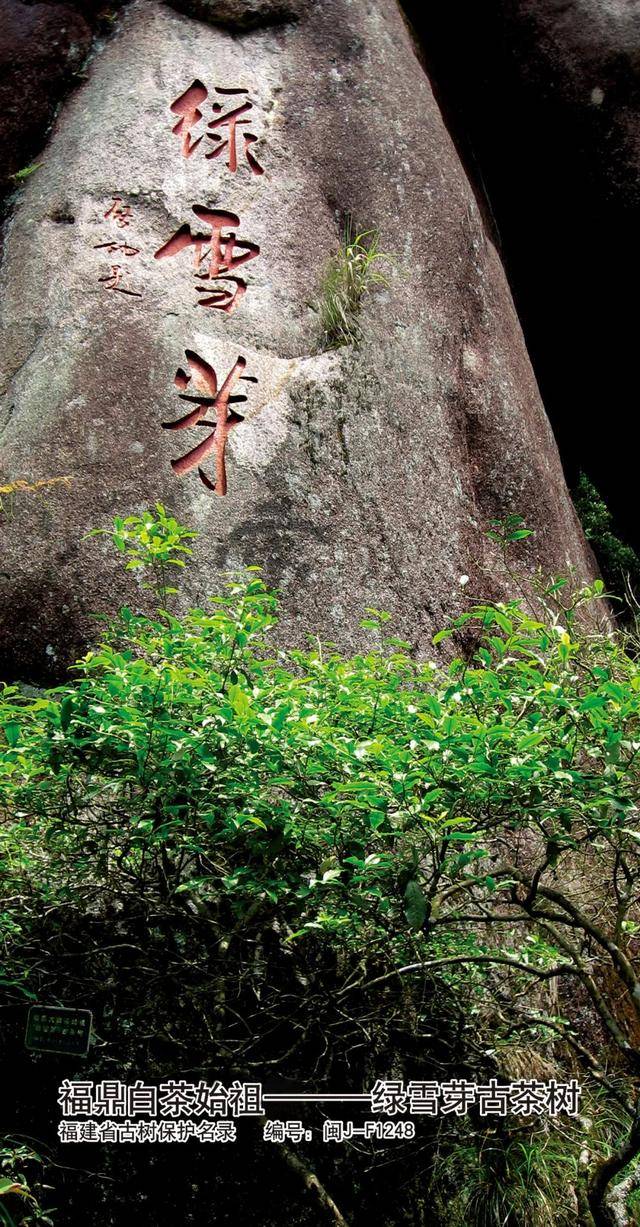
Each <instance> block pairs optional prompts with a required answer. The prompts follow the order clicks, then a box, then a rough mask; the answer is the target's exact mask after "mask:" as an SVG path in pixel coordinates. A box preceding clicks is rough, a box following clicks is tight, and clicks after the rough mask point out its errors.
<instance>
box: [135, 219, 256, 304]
mask: <svg viewBox="0 0 640 1227" xmlns="http://www.w3.org/2000/svg"><path fill="white" fill-rule="evenodd" d="M193 212H194V213H195V215H196V217H198V218H200V220H201V221H202V222H203V223H204V225H205V226H207V227H208V229H209V233H208V234H200V233H195V234H194V233H193V231H192V230H191V227H190V226H189V225H187V224H185V225H184V226H181V227H180V229H179V230H176V232H175V234H174V235H172V237H171V238H170V239H169V240H168V241H167V242H166V243H165V244H164V245H163V246H162V247H160V248H159V249H158V251H156V252H155V259H156V260H162V259H164V258H165V257H166V256H176V255H178V253H179V252H181V251H184V249H185V248H186V247H193V248H194V249H195V254H194V267H195V270H196V271H195V276H196V279H197V280H198V281H204V282H208V283H211V282H212V281H224V282H231V283H232V284H233V287H234V288H233V290H231V289H228V288H215V287H213V286H211V285H210V284H206V285H199V286H198V287H197V290H198V293H199V294H200V295H201V296H202V297H201V298H200V299H199V303H200V306H203V307H213V308H216V309H217V310H219V311H226V312H227V314H231V312H232V311H234V310H235V308H236V307H237V306H238V303H239V302H240V300H241V298H242V297H243V295H244V293H245V291H246V288H247V285H246V282H245V281H243V280H242V278H241V277H232V276H230V275H229V274H230V273H231V272H232V271H233V269H236V268H239V266H240V265H241V264H246V262H247V260H254V259H255V258H256V256H259V255H260V248H259V247H258V245H257V243H249V242H247V241H246V240H244V239H238V238H237V237H236V231H235V229H230V227H235V226H239V225H240V218H239V217H236V214H235V213H226V212H223V211H222V210H220V209H207V208H205V206H204V205H194V206H193Z"/></svg>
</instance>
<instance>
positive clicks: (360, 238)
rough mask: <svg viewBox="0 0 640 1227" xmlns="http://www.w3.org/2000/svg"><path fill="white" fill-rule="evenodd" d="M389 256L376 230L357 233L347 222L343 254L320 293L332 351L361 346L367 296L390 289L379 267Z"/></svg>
mask: <svg viewBox="0 0 640 1227" xmlns="http://www.w3.org/2000/svg"><path fill="white" fill-rule="evenodd" d="M390 258H391V257H390V256H389V255H388V254H387V253H385V252H383V251H381V250H380V237H379V234H378V231H377V230H374V229H372V230H358V229H357V228H354V227H353V226H352V224H351V222H350V221H349V222H347V224H346V226H345V230H344V233H343V235H342V240H341V244H340V250H339V251H338V253H337V254H336V255H335V256H334V257H333V259H332V260H331V262H330V264H329V266H328V268H327V271H326V273H325V276H324V280H323V283H322V287H321V292H320V300H319V303H318V309H319V312H320V321H321V324H322V332H323V336H324V340H325V344H326V345H327V347H328V348H330V349H337V348H339V347H340V346H342V345H358V343H359V341H360V338H361V330H360V326H359V323H358V314H359V311H360V308H361V305H362V300H363V298H364V296H365V294H366V293H367V292H368V291H369V290H371V288H372V287H373V286H375V285H388V281H387V279H386V277H385V276H384V274H383V273H382V272H381V271H380V264H381V263H382V262H384V261H389V260H390Z"/></svg>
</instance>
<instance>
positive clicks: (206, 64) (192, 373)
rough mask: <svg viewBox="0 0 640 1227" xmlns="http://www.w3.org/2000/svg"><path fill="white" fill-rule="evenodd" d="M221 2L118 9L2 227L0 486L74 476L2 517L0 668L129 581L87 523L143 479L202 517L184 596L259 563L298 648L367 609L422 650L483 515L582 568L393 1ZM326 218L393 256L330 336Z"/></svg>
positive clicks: (49, 647)
mask: <svg viewBox="0 0 640 1227" xmlns="http://www.w3.org/2000/svg"><path fill="white" fill-rule="evenodd" d="M181 7H184V6H181ZM211 7H213V8H214V9H215V5H212V6H211ZM222 7H223V8H224V9H225V10H227V14H226V17H225V19H224V23H223V25H217V24H215V14H214V17H213V22H214V23H213V24H212V23H211V22H208V21H203V20H201V18H194V17H191V16H188V15H186V14H185V13H183V12H177V11H175V9H173V8H169V7H166V6H164V5H162V4H159V3H155V2H154V0H135V2H134V3H133V4H132V5H131V6H130V7H129V8H128V9H127V10H126V12H125V14H124V16H123V18H122V20H121V23H120V25H119V27H118V29H117V31H116V33H115V34H114V36H113V37H112V38H111V39H110V40H109V41H108V42H107V43H106V45H105V46H104V48H103V49H102V50H101V51H100V52H99V53H98V54H96V56H95V57H94V59H93V61H92V63H91V65H90V68H89V70H88V79H87V81H86V83H85V84H84V85H83V86H81V88H80V89H78V90H77V91H76V92H75V93H74V95H73V96H72V97H71V98H70V100H69V101H68V102H67V103H66V105H65V106H64V108H63V110H62V111H61V114H60V115H59V117H58V120H57V123H56V127H55V130H54V132H53V135H52V137H51V139H50V142H49V144H48V146H47V148H46V150H45V152H44V154H43V156H42V159H41V160H42V162H43V165H42V167H41V169H40V170H39V171H38V172H37V174H34V175H33V176H32V177H31V178H30V179H29V181H28V182H27V184H26V187H25V190H24V194H23V196H22V199H21V200H20V202H19V205H18V207H17V208H16V210H15V213H14V215H13V218H12V220H11V223H10V226H9V230H8V234H7V237H6V246H5V258H4V264H3V267H2V300H3V302H2V317H1V337H2V339H1V343H0V355H1V358H0V361H1V363H2V368H3V374H2V385H1V390H2V394H3V398H2V402H1V407H0V485H2V484H3V483H4V484H6V483H8V482H11V481H25V482H28V483H30V484H31V485H35V484H36V483H38V482H41V481H45V480H46V481H49V480H51V479H60V478H68V479H69V480H68V481H66V482H63V481H59V480H55V481H54V484H51V485H49V486H47V487H40V488H39V489H37V490H35V491H33V492H23V493H22V494H18V495H17V496H16V497H15V500H14V502H13V506H12V510H11V515H10V516H7V515H6V514H5V516H4V519H3V522H2V527H1V530H0V531H1V533H2V560H1V563H0V572H1V575H0V584H1V600H0V619H1V620H2V626H3V637H2V644H3V647H2V656H3V659H2V662H1V665H2V669H3V670H4V673H5V675H7V674H12V675H14V676H15V675H19V676H22V677H24V678H38V677H42V676H45V675H47V673H48V674H49V675H51V674H53V675H55V674H56V672H58V673H59V671H60V670H61V668H62V666H63V664H64V662H65V661H66V660H67V659H68V658H69V656H70V655H71V654H73V652H74V651H76V650H77V649H78V647H79V646H80V645H81V644H82V643H83V642H84V641H86V638H87V636H90V635H91V633H92V626H93V624H92V620H91V615H92V613H93V612H94V611H100V610H104V609H106V608H112V607H113V602H114V601H117V600H124V599H126V600H128V601H129V602H134V603H135V602H139V601H142V600H143V599H144V594H143V592H142V590H141V588H140V582H139V579H138V578H137V577H136V574H135V572H132V573H129V574H128V575H126V576H125V575H124V574H123V573H122V572H121V570H120V568H119V566H118V563H117V561H116V560H115V559H114V558H113V557H112V556H111V554H110V553H109V551H108V550H107V549H106V547H105V544H104V542H103V541H102V540H101V539H100V538H97V539H96V538H93V539H91V540H86V539H84V534H85V533H86V531H87V530H88V529H89V528H91V527H93V526H105V525H108V524H109V522H110V519H111V516H112V515H113V514H114V513H119V514H127V513H130V512H132V511H137V510H140V509H142V508H144V507H146V506H149V505H151V504H153V503H154V502H156V501H158V500H162V501H163V502H164V503H165V504H166V505H167V506H169V507H170V508H171V509H172V510H173V511H174V512H175V513H176V514H177V515H178V517H179V518H181V519H182V520H184V521H185V522H187V523H189V524H190V525H193V526H195V527H197V528H198V529H199V530H200V534H201V535H200V539H199V542H198V547H197V554H196V559H195V563H194V566H193V567H192V569H191V570H190V571H189V572H188V573H187V575H186V584H187V591H186V593H185V599H189V600H195V601H204V600H205V599H206V595H207V593H210V592H212V591H215V590H216V588H217V587H218V585H219V574H220V571H222V570H226V569H229V568H234V567H237V566H240V565H242V564H245V563H249V564H258V565H260V566H262V567H263V568H264V569H265V572H266V575H267V578H268V579H269V580H270V581H272V582H274V583H275V584H277V585H278V586H279V587H280V589H281V591H282V594H283V598H284V606H285V612H286V633H287V635H288V636H289V638H290V639H292V640H297V641H301V640H304V636H305V634H306V632H307V631H308V630H310V629H312V630H314V631H319V632H320V634H322V635H324V636H327V637H330V638H331V639H333V640H335V641H337V642H339V643H340V644H341V645H343V646H345V647H349V646H353V645H354V644H356V643H359V642H361V641H362V637H363V632H361V631H360V630H359V620H360V617H361V614H362V610H363V608H364V607H365V606H368V605H376V606H378V607H383V608H387V609H389V610H391V612H392V613H394V614H395V615H396V622H395V627H396V629H397V632H398V633H400V634H403V635H405V636H406V637H407V638H408V639H410V640H411V641H412V642H413V643H415V644H416V646H417V647H418V649H419V650H425V649H426V648H428V646H429V644H430V637H431V635H432V633H433V632H434V631H435V630H436V629H437V628H439V627H440V626H441V625H442V624H443V622H444V621H445V620H446V619H447V617H448V616H449V615H450V614H451V613H452V611H453V610H455V609H456V608H458V605H459V599H460V587H459V580H460V577H461V576H462V575H467V576H469V577H470V583H469V588H468V589H467V590H468V591H471V590H472V589H474V588H475V589H476V590H482V591H484V592H493V593H497V592H500V591H503V590H504V585H505V581H504V578H503V575H502V572H501V564H500V560H499V557H498V554H497V552H496V551H495V549H494V547H493V546H492V545H491V543H490V542H488V541H487V540H486V538H485V537H483V529H484V528H485V527H486V524H487V521H488V520H489V519H490V518H491V517H493V516H499V515H502V514H505V513H508V512H518V513H521V514H524V515H525V516H526V517H527V519H528V521H529V523H530V525H531V527H533V528H534V529H536V536H535V537H533V538H530V539H529V542H528V543H527V544H526V546H525V547H524V555H523V563H524V565H526V566H527V567H529V568H533V567H534V566H536V565H537V564H541V565H543V566H544V568H545V569H549V570H558V569H564V568H566V567H567V566H574V567H575V568H576V571H577V573H578V574H579V575H580V576H586V575H589V574H590V573H592V566H593V564H592V559H591V556H590V554H589V551H588V549H587V547H586V545H585V543H584V540H583V537H582V534H581V531H580V528H579V526H578V524H577V521H576V517H575V514H574V511H573V508H572V505H571V502H570V499H569V497H568V494H567V491H566V488H565V484H564V479H563V473H562V469H561V465H560V461H559V457H558V453H557V450H556V445H555V442H554V439H553V436H552V433H551V430H550V427H549V424H548V422H547V419H546V417H545V413H544V410H543V407H542V404H541V400H540V396H539V393H538V389H537V386H536V382H535V379H534V376H533V373H532V370H531V366H530V363H529V360H528V357H527V353H526V349H525V346H524V342H523V338H522V334H521V330H520V326H519V323H518V320H517V317H516V314H515V311H514V307H513V303H512V300H511V296H510V293H509V289H508V285H507V282H506V279H505V275H504V272H503V269H502V266H501V263H500V260H499V258H498V256H497V254H496V250H495V247H494V245H493V243H492V241H491V238H490V237H489V234H488V232H487V228H486V226H485V223H484V221H483V217H482V215H481V213H480V211H479V208H478V205H477V203H476V199H475V196H474V192H473V190H472V188H471V186H470V184H469V181H468V179H467V177H466V175H465V172H464V170H463V168H462V165H461V162H460V160H459V157H458V155H457V153H456V150H455V148H454V146H453V144H452V141H451V139H450V138H449V135H448V133H447V130H446V127H445V125H444V123H443V120H442V116H441V114H440V111H439V109H438V106H437V104H436V102H435V101H434V97H433V94H432V91H431V88H430V85H429V81H428V78H427V76H426V75H425V71H424V69H423V67H422V65H421V63H420V61H419V59H418V58H417V55H416V53H415V50H414V46H413V43H412V39H411V36H410V33H409V32H408V30H407V28H406V26H405V24H404V20H403V18H402V16H401V13H400V10H399V8H398V6H397V4H396V3H395V0H323V3H322V4H312V5H304V4H301V5H300V6H299V7H297V8H296V12H295V13H293V14H292V16H296V17H297V20H296V21H292V22H291V23H290V24H282V22H280V23H278V22H276V23H275V24H274V20H275V15H274V12H273V8H274V6H273V5H270V6H269V8H270V10H271V13H270V20H269V23H268V24H267V25H265V26H261V25H258V26H255V25H254V26H253V28H250V29H249V30H248V31H246V30H244V29H243V19H242V12H241V10H242V9H243V5H242V4H236V5H235V8H236V9H238V11H239V13H240V18H239V24H237V23H236V27H235V28H231V29H230V28H229V20H230V15H229V12H228V10H229V8H230V7H231V8H233V7H234V6H233V5H230V4H225V5H223V6H222ZM244 7H246V8H247V10H249V9H251V5H248V6H244ZM253 8H254V9H255V5H254V6H253ZM276 8H277V6H276ZM198 11H200V12H201V11H202V6H200V9H199V10H198ZM281 16H282V14H281ZM283 20H284V17H283ZM233 91H235V92H233ZM237 91H245V92H237ZM230 113H235V120H232V121H231V122H230V121H229V119H228V116H229V114H230ZM236 120H237V124H236V122H235V121H236ZM245 121H246V122H245ZM348 216H350V217H351V218H352V219H353V221H354V222H355V223H356V224H357V225H359V226H360V227H361V228H363V229H365V230H369V229H376V230H377V231H379V235H380V240H379V241H380V246H381V248H382V249H383V250H384V251H386V252H389V253H391V255H392V260H391V261H390V262H389V263H388V264H387V265H385V272H386V279H387V284H386V285H384V284H379V285H377V286H375V287H374V288H373V290H372V291H371V292H370V293H369V294H367V295H365V297H364V299H363V304H362V312H361V317H360V332H361V340H360V344H359V346H355V345H347V346H343V347H341V348H338V349H333V348H331V347H330V346H329V345H328V344H327V342H326V339H325V338H324V337H323V333H322V328H321V324H320V320H321V314H320V312H319V310H318V302H319V299H320V297H321V287H322V282H323V277H324V275H325V272H326V268H327V262H328V261H329V260H330V258H331V257H332V256H333V255H334V254H335V252H336V251H337V250H338V248H339V245H340V237H341V232H342V230H343V228H344V225H345V219H346V218H347V217H348ZM233 235H235V239H236V241H235V243H233V241H231V236H233ZM216 273H218V274H221V275H222V278H223V280H222V281H220V280H219V279H217V280H213V281H212V277H213V275H214V274H216ZM247 379H250V380H253V381H255V380H257V382H244V381H245V380H247ZM238 396H241V397H243V398H246V399H243V400H239V401H238V400H235V399H234V398H236V397H238ZM206 413H209V420H215V421H217V422H218V427H217V430H216V433H215V435H214V434H213V427H211V426H210V427H206V426H204V425H203V424H202V419H203V417H204V416H205V414H206ZM238 417H239V418H241V419H242V420H240V421H238V420H237V419H238ZM176 424H179V428H177V429H176V428H175V427H176ZM172 426H173V427H174V428H173V429H172V428H171V427H172ZM223 461H224V462H225V465H226V475H225V474H224V473H223ZM172 466H173V467H172ZM225 484H226V493H223V490H224V487H225ZM212 487H215V489H212Z"/></svg>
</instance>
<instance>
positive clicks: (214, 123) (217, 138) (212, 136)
mask: <svg viewBox="0 0 640 1227" xmlns="http://www.w3.org/2000/svg"><path fill="white" fill-rule="evenodd" d="M248 92H249V91H248V90H246V89H216V94H247V93H248ZM222 110H223V108H222V106H221V104H220V103H219V102H214V104H213V111H214V112H215V114H216V115H217V119H212V120H211V121H210V123H209V124H208V128H210V129H213V130H212V131H208V132H207V137H208V139H209V140H210V141H214V142H215V146H216V147H215V149H212V150H211V153H208V154H206V155H205V156H206V157H207V158H219V157H220V155H221V154H222V153H224V151H225V150H226V151H227V154H228V157H227V166H228V167H229V170H230V171H231V172H232V174H235V173H236V171H237V169H238V131H237V130H238V128H242V127H246V126H247V124H248V123H249V120H248V119H241V118H240V117H241V115H247V114H248V112H249V111H252V110H253V103H252V102H249V101H248V100H247V101H246V102H242V103H241V104H240V106H237V107H234V108H233V109H232V110H231V111H227V113H226V115H223V114H222V113H221V112H222ZM218 128H228V129H229V132H228V135H227V138H226V140H225V139H224V138H223V136H222V134H221V133H220V132H218V131H217V129H218ZM242 139H243V143H244V149H243V152H244V155H245V157H246V159H247V162H248V163H249V166H250V167H251V170H252V171H253V173H254V175H263V174H264V167H262V166H261V165H260V163H259V162H258V160H257V158H256V157H255V155H254V154H253V153H252V152H251V145H255V143H256V141H257V139H258V138H257V136H255V135H254V133H253V132H245V133H243V137H242Z"/></svg>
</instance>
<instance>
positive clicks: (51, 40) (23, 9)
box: [0, 0, 92, 190]
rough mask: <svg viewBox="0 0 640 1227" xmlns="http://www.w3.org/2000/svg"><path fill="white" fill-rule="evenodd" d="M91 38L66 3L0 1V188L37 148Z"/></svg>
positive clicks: (87, 25)
mask: <svg viewBox="0 0 640 1227" xmlns="http://www.w3.org/2000/svg"><path fill="white" fill-rule="evenodd" d="M91 37H92V35H91V28H90V25H89V23H88V21H87V20H85V18H84V17H83V16H82V15H81V13H80V12H78V11H77V10H76V9H75V8H74V7H73V6H72V5H69V4H22V3H20V0H0V144H1V147H2V164H1V165H2V170H1V172H0V190H2V188H3V187H5V186H6V184H7V182H8V181H10V176H12V175H15V174H16V172H19V171H20V170H22V169H24V168H25V167H26V166H27V164H28V163H29V162H30V161H31V159H32V157H33V156H34V154H35V153H36V152H37V151H38V148H39V146H40V142H41V141H42V138H43V134H44V132H45V131H46V129H47V127H48V125H49V124H50V123H51V120H52V119H53V116H54V112H55V109H56V106H57V104H58V101H59V99H60V97H61V96H62V94H63V93H65V92H66V89H67V88H68V86H69V83H70V81H71V80H72V78H73V76H74V74H75V73H77V72H78V71H79V69H80V68H81V66H82V64H83V62H84V60H85V57H86V55H87V52H88V51H89V47H90V45H91Z"/></svg>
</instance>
